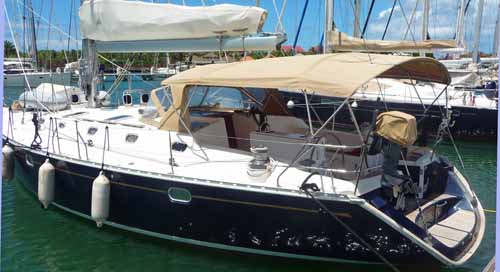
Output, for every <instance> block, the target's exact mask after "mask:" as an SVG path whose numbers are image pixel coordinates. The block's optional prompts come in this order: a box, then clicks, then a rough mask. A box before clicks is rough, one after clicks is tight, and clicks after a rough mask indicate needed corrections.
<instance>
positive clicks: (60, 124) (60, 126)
mask: <svg viewBox="0 0 500 272" xmlns="http://www.w3.org/2000/svg"><path fill="white" fill-rule="evenodd" d="M58 126H59V128H60V129H63V128H65V127H66V124H64V123H63V122H60V123H59V125H58Z"/></svg>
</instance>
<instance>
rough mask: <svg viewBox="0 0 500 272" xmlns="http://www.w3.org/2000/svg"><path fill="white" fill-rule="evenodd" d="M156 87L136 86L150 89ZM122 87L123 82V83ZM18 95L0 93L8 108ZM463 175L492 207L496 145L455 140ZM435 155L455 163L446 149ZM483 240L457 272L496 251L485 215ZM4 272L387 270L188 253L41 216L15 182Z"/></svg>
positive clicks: (6, 208) (5, 214) (491, 218)
mask: <svg viewBox="0 0 500 272" xmlns="http://www.w3.org/2000/svg"><path fill="white" fill-rule="evenodd" d="M153 86H155V87H157V86H159V82H147V83H136V82H134V88H144V89H147V90H149V89H152V88H153ZM121 87H122V89H124V88H125V87H126V83H123V84H122V86H121ZM20 92H21V90H16V89H8V90H5V100H6V101H8V102H9V103H11V102H12V100H14V99H16V97H17V96H18V95H19V94H20ZM458 147H459V149H460V152H461V155H462V157H463V160H464V163H465V166H466V168H467V171H466V174H467V176H468V177H469V178H470V180H471V186H472V188H473V190H475V192H476V193H477V195H478V197H479V199H480V201H481V203H482V205H483V207H484V208H485V209H495V194H496V144H495V143H481V142H475V143H473V142H459V143H458ZM439 152H440V153H441V154H444V155H446V156H448V157H449V158H450V160H451V161H452V162H453V163H454V164H455V165H458V163H459V162H458V158H457V156H456V155H455V152H454V151H453V147H452V146H451V145H449V144H448V145H447V144H445V145H442V146H440V148H439ZM486 218H487V225H486V233H485V237H484V239H483V241H482V243H481V246H480V248H479V249H478V251H477V252H476V254H475V255H474V256H473V257H472V258H471V260H470V261H469V262H468V263H467V264H466V265H465V266H463V267H461V268H459V269H443V271H482V268H483V267H484V266H485V265H486V264H487V263H488V261H489V260H490V259H491V257H492V256H493V255H494V251H495V215H494V213H486ZM2 224H3V225H2V241H1V243H2V245H1V270H2V271H140V270H146V271H390V270H389V269H387V267H385V266H382V265H380V266H367V265H347V264H337V263H313V262H304V261H296V260H285V259H276V258H271V257H262V256H250V255H244V254H238V253H232V252H224V251H218V250H214V249H207V248H200V247H191V246H187V245H182V244H179V243H173V242H168V241H164V240H160V239H155V238H151V237H145V236H141V235H137V234H133V233H129V232H125V231H120V230H115V229H112V228H109V227H105V228H103V229H97V228H96V226H95V223H93V222H91V221H87V220H83V219H81V218H78V217H76V216H73V215H70V214H68V213H65V212H63V211H60V210H57V209H55V208H51V209H49V210H42V209H41V208H40V204H39V203H38V200H37V199H36V198H35V196H33V195H31V194H30V193H28V192H27V191H26V190H25V189H24V188H23V186H22V185H21V184H20V183H19V181H18V180H14V181H13V182H11V183H9V184H2Z"/></svg>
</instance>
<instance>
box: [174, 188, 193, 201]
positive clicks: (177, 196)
mask: <svg viewBox="0 0 500 272" xmlns="http://www.w3.org/2000/svg"><path fill="white" fill-rule="evenodd" d="M168 198H169V199H170V201H171V202H173V203H180V204H189V203H190V202H191V199H192V197H191V193H190V192H189V191H188V190H187V189H184V188H178V187H170V188H169V189H168Z"/></svg>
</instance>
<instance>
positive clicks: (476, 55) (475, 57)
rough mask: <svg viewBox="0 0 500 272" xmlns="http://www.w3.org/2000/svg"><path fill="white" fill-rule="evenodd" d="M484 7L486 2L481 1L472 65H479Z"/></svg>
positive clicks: (476, 23) (477, 15)
mask: <svg viewBox="0 0 500 272" xmlns="http://www.w3.org/2000/svg"><path fill="white" fill-rule="evenodd" d="M483 6H484V0H479V2H478V5H477V14H476V22H475V29H474V45H473V51H472V63H475V64H477V63H479V58H480V56H479V40H480V38H481V23H482V20H483Z"/></svg>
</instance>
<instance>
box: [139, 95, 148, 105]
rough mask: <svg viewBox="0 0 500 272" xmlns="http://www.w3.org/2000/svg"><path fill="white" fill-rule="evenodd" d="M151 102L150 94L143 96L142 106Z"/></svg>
mask: <svg viewBox="0 0 500 272" xmlns="http://www.w3.org/2000/svg"><path fill="white" fill-rule="evenodd" d="M148 102H149V94H142V95H141V104H147V103H148Z"/></svg>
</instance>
